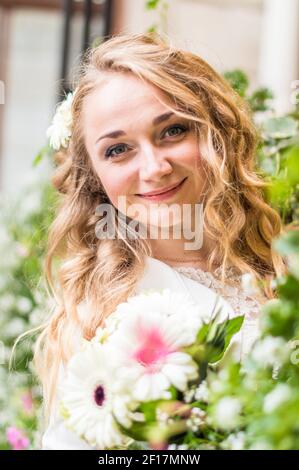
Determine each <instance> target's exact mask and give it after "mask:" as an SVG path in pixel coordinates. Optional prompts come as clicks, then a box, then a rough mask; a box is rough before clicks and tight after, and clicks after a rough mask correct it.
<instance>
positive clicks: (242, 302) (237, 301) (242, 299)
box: [173, 266, 261, 358]
mask: <svg viewBox="0 0 299 470" xmlns="http://www.w3.org/2000/svg"><path fill="white" fill-rule="evenodd" d="M173 269H175V270H176V271H177V272H178V273H181V274H184V275H185V276H187V277H189V278H190V279H193V280H194V281H197V282H199V283H200V284H202V285H204V286H206V287H208V288H210V289H212V290H213V291H214V292H215V293H216V294H219V295H221V296H222V297H223V298H224V299H225V300H226V301H227V302H228V303H229V304H230V305H231V307H232V309H233V311H234V315H233V316H239V315H244V322H243V326H242V329H241V335H242V353H241V356H242V358H243V357H244V355H245V354H247V353H248V352H249V350H250V348H251V346H252V344H253V342H254V341H255V339H256V338H257V337H258V332H259V317H260V308H261V303H260V302H259V301H258V300H257V299H256V298H254V297H252V296H250V295H248V293H247V292H246V291H245V290H244V288H243V286H242V275H240V274H237V271H236V270H235V268H234V267H230V268H228V270H227V274H226V275H227V279H229V280H230V281H232V285H231V284H224V283H223V282H222V281H221V279H220V271H221V268H217V269H216V270H215V271H214V273H213V274H212V273H211V272H208V271H203V270H202V269H201V268H194V267H190V266H188V267H186V266H179V267H173Z"/></svg>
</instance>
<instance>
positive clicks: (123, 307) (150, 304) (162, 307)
mask: <svg viewBox="0 0 299 470" xmlns="http://www.w3.org/2000/svg"><path fill="white" fill-rule="evenodd" d="M140 312H148V313H147V314H148V315H151V313H152V312H157V313H159V314H160V315H163V316H164V317H169V316H172V315H178V314H180V315H182V316H183V317H184V318H185V320H184V325H185V330H186V331H187V329H188V330H189V331H192V332H193V334H192V340H191V339H190V343H192V342H193V341H194V339H195V335H196V333H197V331H198V329H199V328H200V326H201V325H202V323H203V322H204V321H205V322H208V321H210V316H209V314H208V313H207V312H205V311H202V310H201V308H200V306H199V305H198V304H195V303H194V302H193V301H191V300H190V297H189V296H188V295H187V294H183V293H181V292H174V291H172V290H171V289H168V288H166V289H161V291H153V290H152V289H148V290H143V291H142V292H141V293H140V294H138V295H135V296H132V297H129V298H128V300H127V302H122V303H121V304H119V305H118V306H117V308H116V310H115V312H114V313H112V314H111V315H110V316H109V317H108V318H107V319H106V322H105V326H106V328H107V329H108V331H109V333H110V334H111V333H113V332H114V331H116V330H117V328H118V325H119V324H120V322H121V321H122V320H123V319H124V318H126V317H127V316H128V315H132V314H134V313H140Z"/></svg>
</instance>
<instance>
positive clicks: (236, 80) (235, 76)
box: [223, 69, 249, 97]
mask: <svg viewBox="0 0 299 470" xmlns="http://www.w3.org/2000/svg"><path fill="white" fill-rule="evenodd" d="M223 76H224V78H225V79H226V80H227V81H228V83H229V84H230V86H231V87H232V88H233V89H234V90H235V91H236V92H237V93H238V94H239V95H240V96H241V97H244V96H245V94H246V91H247V88H248V86H249V81H248V78H247V75H246V74H245V73H244V72H243V71H242V70H240V69H236V70H231V71H228V72H225V73H224V74H223Z"/></svg>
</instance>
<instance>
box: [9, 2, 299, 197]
mask: <svg viewBox="0 0 299 470" xmlns="http://www.w3.org/2000/svg"><path fill="white" fill-rule="evenodd" d="M163 2H164V0H160V3H161V4H162V3H163ZM69 3H72V4H73V5H72V15H71V17H69V18H68V14H67V9H68V7H69ZM167 3H168V5H169V8H168V12H167V18H166V19H165V20H164V21H161V20H160V17H159V15H158V14H157V11H155V10H154V11H151V10H148V9H146V7H145V5H146V0H113V1H112V0H111V1H109V0H108V1H107V2H105V1H104V0H90V1H88V0H76V1H75V0H73V2H71V0H0V80H1V81H2V83H4V104H0V139H1V140H0V191H1V190H2V191H11V190H13V191H14V190H18V188H19V187H20V185H21V184H22V183H23V181H24V180H25V179H26V175H27V174H28V175H30V168H31V165H32V160H33V158H34V156H35V155H36V153H37V152H38V151H39V149H40V148H41V147H43V146H44V145H45V132H46V129H47V127H48V125H49V122H50V120H51V117H52V114H53V109H54V106H55V103H56V102H57V99H58V97H59V95H58V93H59V89H60V85H61V79H62V77H63V76H68V75H71V70H72V68H73V67H76V65H78V62H79V60H80V54H81V51H82V48H83V47H84V40H85V46H86V45H88V44H87V43H88V42H89V43H92V41H94V40H95V39H96V38H98V37H101V36H103V35H111V34H117V33H120V32H142V31H145V30H147V29H148V28H149V27H151V26H152V25H153V24H157V23H158V24H159V25H160V27H161V28H163V30H164V32H166V33H167V34H168V35H169V36H170V37H171V40H172V41H173V43H174V44H175V45H177V46H179V47H182V48H185V49H189V50H191V51H193V52H195V53H197V54H199V55H201V56H202V57H203V58H204V59H205V60H207V61H208V62H209V63H210V64H211V65H212V66H213V67H214V68H215V69H216V70H218V71H219V72H223V71H225V70H231V69H235V68H241V69H243V70H244V71H245V72H246V73H247V74H248V76H249V78H250V81H251V86H252V88H254V87H256V86H258V85H266V86H269V87H270V88H272V89H273V91H274V92H275V94H276V95H277V101H276V108H277V111H278V112H284V111H286V110H287V109H288V108H289V107H290V95H291V92H292V89H291V84H292V82H294V81H295V80H296V79H298V78H299V68H298V57H299V54H298V52H299V51H298V46H299V35H298V31H299V0H168V2H167ZM87 4H89V5H87ZM91 4H92V5H91ZM88 9H89V10H88ZM108 10H109V11H108ZM108 13H109V14H108ZM87 19H88V21H87ZM87 23H88V24H87ZM67 32H69V34H68V35H66V33H67ZM87 33H88V40H87V39H86V35H87ZM84 36H85V39H84ZM66 38H68V40H66ZM66 51H67V56H68V57H67V59H68V60H67V61H66V60H65V59H66V57H65V54H66ZM0 98H1V88H0ZM0 103H1V101H0ZM39 171H40V172H43V173H45V172H47V170H46V169H45V168H43V167H42V166H41V167H40V169H39Z"/></svg>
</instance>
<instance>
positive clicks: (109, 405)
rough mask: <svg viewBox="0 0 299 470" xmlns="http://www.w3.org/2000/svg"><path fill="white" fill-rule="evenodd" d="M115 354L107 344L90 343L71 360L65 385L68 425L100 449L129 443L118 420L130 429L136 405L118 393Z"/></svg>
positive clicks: (63, 392) (64, 401)
mask: <svg viewBox="0 0 299 470" xmlns="http://www.w3.org/2000/svg"><path fill="white" fill-rule="evenodd" d="M112 354H113V352H112ZM112 354H111V350H108V349H107V347H106V346H105V345H103V344H99V343H98V344H96V343H94V342H93V343H92V342H90V343H89V345H87V346H86V347H85V349H84V350H83V351H80V352H79V353H77V354H75V355H74V356H73V357H72V358H71V360H70V362H69V364H68V368H67V377H66V381H65V383H64V384H63V386H62V396H63V399H62V403H61V405H62V407H61V410H62V412H63V417H64V418H65V419H66V424H67V426H68V427H70V428H71V429H72V430H73V431H74V432H76V433H77V434H78V435H79V436H80V437H82V438H83V439H84V440H86V441H87V442H88V443H89V444H91V445H92V446H97V448H99V449H110V448H113V447H116V446H121V445H125V444H127V442H128V438H127V437H126V436H124V435H123V434H121V432H120V430H119V427H118V425H117V424H116V421H115V419H117V421H118V422H119V423H121V424H122V425H123V426H126V427H128V426H129V425H130V424H131V420H130V406H131V407H132V406H134V403H132V400H131V398H129V397H128V396H126V395H121V394H118V395H116V394H115V391H114V386H113V383H114V380H113V377H114V375H113V368H111V367H110V366H111V361H112V360H113V355H112ZM114 417H115V418H114Z"/></svg>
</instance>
